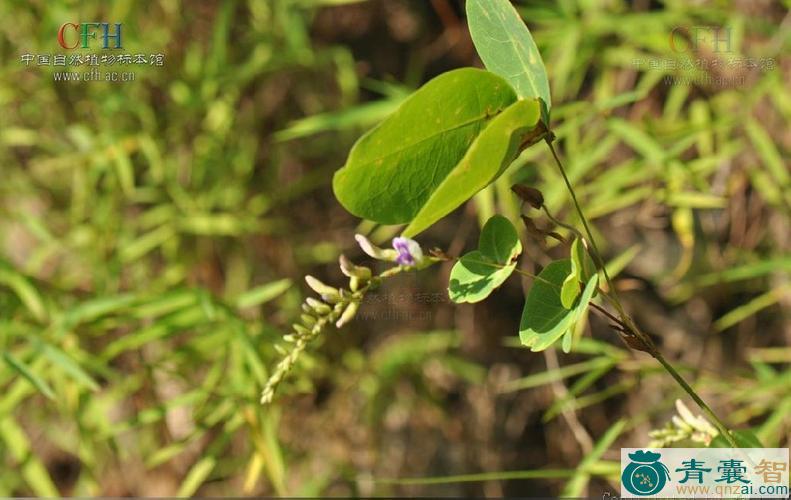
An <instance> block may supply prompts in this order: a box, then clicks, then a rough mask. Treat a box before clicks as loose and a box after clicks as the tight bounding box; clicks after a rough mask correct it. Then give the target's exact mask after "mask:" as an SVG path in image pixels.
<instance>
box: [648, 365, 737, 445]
mask: <svg viewBox="0 0 791 500" xmlns="http://www.w3.org/2000/svg"><path fill="white" fill-rule="evenodd" d="M654 358H656V360H657V361H659V362H660V363H661V364H662V366H663V367H664V368H665V370H667V372H668V373H669V374H670V375H671V376H672V377H673V378H674V379H676V382H678V385H680V386H681V387H682V388H683V389H684V390H685V391H686V392H687V394H689V397H691V398H692V400H693V401H695V403H697V404H698V406H699V407H700V409H701V410H703V411H704V412H705V413H706V415H707V416H708V417H709V418H710V419H711V420H712V422H714V426H715V427H716V428H717V430H718V431H720V434H722V437H724V438H725V439H726V440H727V441H728V444H730V445H731V446H733V447H734V448H738V447H739V445H738V444H736V441H735V440H734V439H733V436H732V435H731V432H730V431H729V430H728V427H726V426H725V424H724V423H723V422H722V421H721V420H720V419H719V417H717V415H716V414H715V413H714V411H713V410H712V409H711V408H709V405H707V404H706V402H705V401H703V399H702V398H701V397H700V396H698V393H697V392H695V390H694V389H693V388H692V386H690V385H689V384H688V383H687V381H686V380H684V377H682V376H681V374H680V373H678V371H676V369H675V368H673V365H671V364H670V363H669V362H668V361H667V360H666V359H665V357H664V356H662V354H661V353H659V352H657V353H656V354H654Z"/></svg>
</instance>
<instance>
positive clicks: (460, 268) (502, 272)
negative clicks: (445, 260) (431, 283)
mask: <svg viewBox="0 0 791 500" xmlns="http://www.w3.org/2000/svg"><path fill="white" fill-rule="evenodd" d="M520 253H522V243H521V242H520V241H519V236H518V234H517V233H516V229H514V226H513V224H511V222H510V221H509V220H508V219H506V218H505V217H503V216H501V215H495V216H494V217H492V218H491V219H489V220H488V221H487V222H486V224H485V225H484V226H483V229H482V230H481V237H480V240H479V242H478V250H475V251H472V252H470V253H467V254H465V255H464V256H462V258H461V259H459V261H458V262H457V263H456V264H455V265H454V266H453V269H452V270H451V272H450V283H449V284H448V295H449V296H450V299H451V300H452V301H453V302H456V303H462V302H469V303H475V302H480V301H482V300H483V299H485V298H486V297H488V296H489V294H491V293H492V292H493V291H494V289H495V288H497V287H499V286H500V285H502V284H503V282H504V281H505V280H506V279H507V278H508V277H509V276H510V275H511V273H512V272H514V269H515V268H516V258H517V257H518V256H519V254H520Z"/></svg>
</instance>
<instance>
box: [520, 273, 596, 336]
mask: <svg viewBox="0 0 791 500" xmlns="http://www.w3.org/2000/svg"><path fill="white" fill-rule="evenodd" d="M570 274H571V261H570V260H569V259H564V260H558V261H555V262H552V263H551V264H549V265H548V266H547V267H545V268H544V270H543V271H541V273H540V274H539V275H538V278H537V279H536V281H535V283H534V284H533V287H532V288H531V289H530V292H529V293H528V294H527V300H526V301H525V308H524V310H523V311H522V321H521V322H520V324H519V338H520V340H521V341H522V344H523V345H525V346H527V347H530V350H532V351H543V350H544V349H546V348H547V347H549V346H551V345H552V344H553V343H554V342H556V341H557V340H558V339H559V338H560V337H561V336H562V335H563V334H564V333H565V332H566V331H567V330H568V329H569V328H571V327H572V325H574V323H575V322H576V321H577V320H578V319H579V318H580V317H581V316H582V314H583V312H585V310H586V309H587V307H588V303H589V302H590V299H591V297H593V292H594V291H595V290H596V285H597V283H598V281H599V277H598V275H597V274H595V273H594V274H593V275H591V277H590V278H589V279H588V282H587V283H586V284H585V289H584V290H583V291H582V294H581V295H580V297H579V298H578V299H577V301H576V303H575V304H574V305H573V307H572V308H571V309H566V308H565V307H563V303H562V302H561V296H560V294H561V289H562V287H563V283H564V281H565V280H566V277H568V276H569V275H570Z"/></svg>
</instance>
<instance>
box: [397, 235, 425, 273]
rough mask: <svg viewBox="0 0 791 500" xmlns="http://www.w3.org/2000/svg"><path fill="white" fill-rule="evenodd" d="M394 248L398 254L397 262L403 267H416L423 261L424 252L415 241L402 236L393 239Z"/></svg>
mask: <svg viewBox="0 0 791 500" xmlns="http://www.w3.org/2000/svg"><path fill="white" fill-rule="evenodd" d="M393 248H395V250H396V252H398V256H397V257H396V262H398V263H399V264H401V265H402V266H414V265H416V264H418V263H419V262H420V261H421V260H423V250H421V248H420V245H419V244H418V242H417V241H415V240H412V239H409V238H404V237H402V236H399V237H397V238H393Z"/></svg>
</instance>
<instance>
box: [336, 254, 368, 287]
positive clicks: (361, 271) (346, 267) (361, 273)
mask: <svg viewBox="0 0 791 500" xmlns="http://www.w3.org/2000/svg"><path fill="white" fill-rule="evenodd" d="M338 261H339V263H340V265H341V272H343V274H345V275H346V276H348V277H350V278H359V279H361V280H364V281H367V280H369V279H371V270H370V269H369V268H367V267H363V266H357V265H355V264H354V263H353V262H352V261H350V260H349V259H348V258H346V256H345V255H341V256H340V258H339V259H338Z"/></svg>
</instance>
